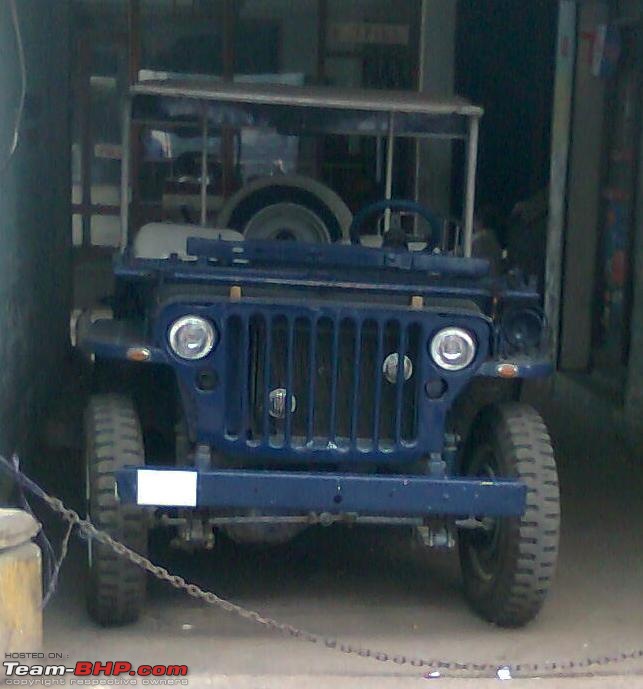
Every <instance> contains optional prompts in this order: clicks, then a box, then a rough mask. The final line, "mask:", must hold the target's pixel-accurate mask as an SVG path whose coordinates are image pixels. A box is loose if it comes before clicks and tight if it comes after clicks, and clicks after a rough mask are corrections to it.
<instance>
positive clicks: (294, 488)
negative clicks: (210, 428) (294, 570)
mask: <svg viewBox="0 0 643 689" xmlns="http://www.w3.org/2000/svg"><path fill="white" fill-rule="evenodd" d="M117 490H118V496H119V498H120V500H121V502H123V503H127V504H139V505H148V506H157V507H208V508H212V509H216V510H246V509H256V510H266V511H267V512H269V513H271V514H292V513H309V512H317V513H319V512H330V513H334V514H338V513H346V512H351V513H357V514H360V515H387V516H388V515H390V516H393V515H394V516H409V517H410V516H424V515H431V514H439V515H456V516H465V517H467V516H476V517H482V516H513V515H521V514H523V512H524V509H525V495H526V486H525V484H523V483H521V482H520V481H516V480H510V479H494V480H483V479H476V478H433V477H430V476H383V475H358V474H336V473H305V472H294V471H293V472H285V471H260V470H257V471H249V470H213V471H193V470H174V469H167V468H162V467H145V469H137V468H128V469H123V470H121V471H120V472H118V474H117Z"/></svg>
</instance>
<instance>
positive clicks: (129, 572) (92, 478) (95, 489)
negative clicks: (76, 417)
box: [85, 395, 148, 626]
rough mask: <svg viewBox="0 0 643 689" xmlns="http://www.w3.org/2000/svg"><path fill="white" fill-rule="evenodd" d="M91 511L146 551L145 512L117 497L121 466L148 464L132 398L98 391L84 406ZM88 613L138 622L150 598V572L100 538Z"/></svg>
mask: <svg viewBox="0 0 643 689" xmlns="http://www.w3.org/2000/svg"><path fill="white" fill-rule="evenodd" d="M85 457H86V463H87V465H86V471H87V474H86V486H87V512H88V517H89V518H90V519H91V521H92V522H93V524H94V525H95V526H96V527H97V528H98V529H102V530H104V531H106V532H107V533H108V534H109V535H110V536H112V538H115V539H116V540H118V541H120V542H121V543H124V544H125V545H126V546H128V547H130V548H132V549H133V550H135V551H136V552H137V553H139V554H141V555H146V554H147V535H148V527H147V521H146V515H145V513H144V512H143V511H142V510H141V509H139V508H136V507H127V506H124V505H122V504H121V503H120V502H118V500H117V499H116V494H115V487H116V471H118V470H119V469H123V468H124V467H126V466H144V464H145V453H144V449H143V437H142V433H141V426H140V422H139V419H138V415H137V413H136V410H135V409H134V405H133V403H132V401H131V400H130V399H129V398H128V397H125V396H122V395H94V396H93V397H92V398H91V399H90V402H89V405H88V406H87V410H86V412H85ZM88 564H89V577H88V590H87V608H88V611H89V614H90V615H91V616H92V617H93V618H94V619H95V620H96V621H97V622H98V623H99V624H102V625H105V626H112V625H121V624H126V623H128V622H134V621H135V620H136V619H137V618H138V616H139V614H140V612H141V609H142V607H143V604H144V600H145V572H144V571H143V570H142V569H140V568H139V567H137V566H136V565H134V564H132V563H131V562H128V561H127V560H125V559H124V558H122V557H120V556H119V555H117V554H116V553H115V552H114V551H113V550H112V549H111V548H109V547H108V546H106V545H101V544H100V543H95V542H92V541H91V540H90V541H89V542H88Z"/></svg>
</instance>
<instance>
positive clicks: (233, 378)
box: [225, 315, 250, 438]
mask: <svg viewBox="0 0 643 689" xmlns="http://www.w3.org/2000/svg"><path fill="white" fill-rule="evenodd" d="M225 332H226V340H227V342H228V346H227V351H226V358H227V362H226V363H227V365H226V391H225V392H226V408H225V432H226V435H228V436H230V437H233V438H237V437H239V436H244V435H246V434H247V432H248V429H249V424H248V421H249V419H248V412H249V379H248V374H247V372H248V370H249V368H250V367H249V357H248V349H249V338H248V328H247V327H246V321H245V320H244V319H243V318H242V317H241V316H237V315H234V316H230V317H229V318H228V319H227V321H226V331H225Z"/></svg>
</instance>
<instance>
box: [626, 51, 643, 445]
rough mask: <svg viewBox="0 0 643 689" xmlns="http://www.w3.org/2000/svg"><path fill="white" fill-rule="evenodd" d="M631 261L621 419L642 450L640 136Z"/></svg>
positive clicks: (642, 165)
mask: <svg viewBox="0 0 643 689" xmlns="http://www.w3.org/2000/svg"><path fill="white" fill-rule="evenodd" d="M641 54H643V49H641ZM640 97H641V109H640V112H643V88H641V94H640ZM631 265H632V320H631V323H630V333H631V336H630V350H629V365H628V371H627V381H626V387H625V421H626V427H627V431H628V434H629V436H630V437H631V439H632V445H634V446H635V447H636V448H637V450H638V451H639V452H640V453H643V136H641V137H640V141H639V164H638V189H637V192H636V209H635V221H634V237H633V246H632V262H631Z"/></svg>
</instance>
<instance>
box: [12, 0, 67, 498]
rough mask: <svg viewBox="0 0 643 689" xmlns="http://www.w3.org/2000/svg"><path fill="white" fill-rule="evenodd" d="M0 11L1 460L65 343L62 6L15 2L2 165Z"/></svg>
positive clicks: (22, 430)
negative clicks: (23, 71) (16, 131)
mask: <svg viewBox="0 0 643 689" xmlns="http://www.w3.org/2000/svg"><path fill="white" fill-rule="evenodd" d="M9 4H10V3H9V1H8V0H5V2H2V3H0V241H1V243H2V248H1V250H0V453H2V454H9V453H11V452H13V451H20V452H21V453H22V454H23V455H26V456H29V455H30V453H32V452H33V450H34V448H35V447H36V445H37V438H38V432H39V431H40V430H41V428H42V425H43V419H44V418H45V416H46V411H47V407H48V405H49V403H50V401H51V399H52V397H53V395H55V392H56V388H57V386H58V384H59V380H58V378H59V372H60V371H61V368H62V367H61V362H62V360H63V358H64V357H65V355H66V351H67V342H68V339H69V338H68V306H69V295H70V275H71V271H70V260H69V259H70V247H69V238H70V231H69V137H68V107H69V105H68V103H69V99H68V78H69V69H68V60H69V55H68V45H69V40H68V37H69V34H68V26H69V14H68V12H69V4H68V2H67V0H17V2H16V5H17V7H18V13H19V19H20V25H21V29H22V36H23V43H24V49H25V55H26V66H27V90H26V94H27V95H26V101H25V108H24V118H23V124H22V128H21V135H20V140H19V144H18V148H17V150H16V153H15V155H14V156H13V158H12V159H11V160H10V161H9V162H7V154H8V149H9V146H10V140H11V136H12V133H13V128H14V122H15V117H16V106H17V103H18V100H19V93H20V81H21V80H20V69H19V61H18V52H17V43H16V38H15V36H14V31H13V26H12V21H11V14H10V7H9ZM0 495H1V486H0Z"/></svg>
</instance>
